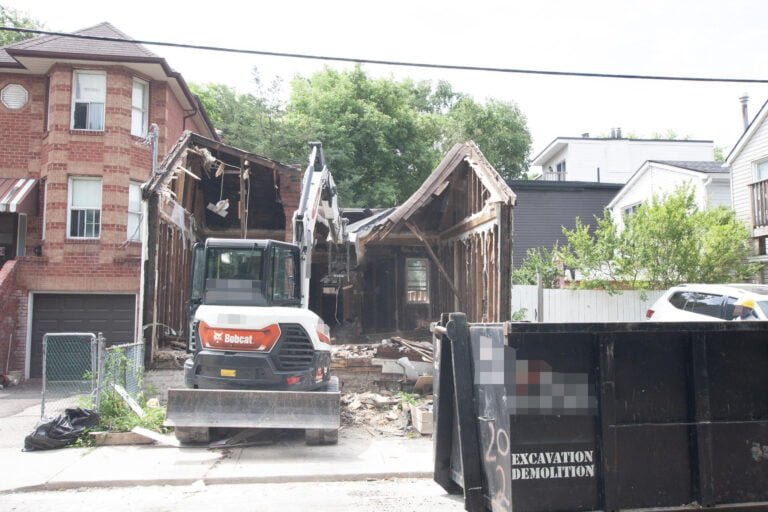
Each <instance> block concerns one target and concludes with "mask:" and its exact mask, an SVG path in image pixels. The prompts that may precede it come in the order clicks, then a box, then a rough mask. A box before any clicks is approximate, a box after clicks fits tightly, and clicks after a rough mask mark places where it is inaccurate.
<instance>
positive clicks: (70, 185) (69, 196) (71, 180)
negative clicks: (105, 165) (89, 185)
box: [67, 176, 103, 240]
mask: <svg viewBox="0 0 768 512" xmlns="http://www.w3.org/2000/svg"><path fill="white" fill-rule="evenodd" d="M76 181H98V182H99V189H100V193H99V206H98V208H95V207H90V208H78V210H90V211H93V210H98V212H99V223H98V226H99V228H98V231H99V233H98V236H72V234H71V233H72V232H71V228H72V226H71V223H72V192H74V187H75V185H74V183H75V182H76ZM101 185H102V180H101V178H94V177H89V176H70V177H69V181H68V187H67V239H69V240H99V239H100V238H101V207H102V204H103V189H102V187H101Z"/></svg>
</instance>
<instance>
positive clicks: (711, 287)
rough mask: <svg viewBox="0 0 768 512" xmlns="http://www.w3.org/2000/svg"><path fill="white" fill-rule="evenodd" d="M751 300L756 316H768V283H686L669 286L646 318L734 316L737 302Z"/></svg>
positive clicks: (699, 319) (682, 319)
mask: <svg viewBox="0 0 768 512" xmlns="http://www.w3.org/2000/svg"><path fill="white" fill-rule="evenodd" d="M748 300H751V302H753V303H754V305H755V307H754V316H755V317H756V318H753V319H756V320H768V285H759V284H727V285H726V284H682V285H680V286H675V287H673V288H670V289H669V290H667V291H666V292H665V293H664V295H662V296H661V297H659V299H658V300H657V301H656V302H655V303H654V304H653V306H652V307H651V309H649V310H648V311H647V312H646V314H645V318H646V319H648V320H651V321H653V322H722V321H723V320H733V319H734V316H736V314H735V313H734V308H735V307H736V303H737V302H741V303H743V302H744V301H748Z"/></svg>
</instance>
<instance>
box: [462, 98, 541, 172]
mask: <svg viewBox="0 0 768 512" xmlns="http://www.w3.org/2000/svg"><path fill="white" fill-rule="evenodd" d="M448 122H449V125H448V130H449V138H450V139H452V141H453V142H463V141H465V140H473V141H475V142H476V143H477V145H478V146H480V149H481V150H482V152H483V154H484V155H485V157H486V158H487V159H488V161H489V162H490V163H491V165H493V167H494V168H495V169H496V170H497V171H498V172H499V174H501V175H502V176H503V177H504V178H506V179H520V178H523V177H524V176H525V175H526V174H527V172H528V157H529V156H530V149H531V134H530V133H529V132H528V128H527V123H526V118H525V115H523V113H522V112H521V111H520V108H519V107H518V106H517V105H516V104H514V103H511V102H505V101H499V100H494V99H491V100H488V101H487V102H486V104H485V105H481V104H479V103H476V102H475V101H474V100H473V99H472V98H469V97H463V98H460V99H459V100H458V102H457V103H456V104H455V105H454V106H453V108H451V110H450V112H449V114H448Z"/></svg>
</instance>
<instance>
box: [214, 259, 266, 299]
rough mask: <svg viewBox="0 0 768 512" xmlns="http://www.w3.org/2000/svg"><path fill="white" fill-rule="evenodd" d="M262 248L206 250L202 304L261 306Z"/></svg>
mask: <svg viewBox="0 0 768 512" xmlns="http://www.w3.org/2000/svg"><path fill="white" fill-rule="evenodd" d="M263 255H264V251H263V249H236V248H222V247H209V248H208V250H207V254H206V258H205V299H204V300H205V303H206V304H228V305H243V306H264V305H266V301H265V299H264V295H263V293H262V279H263V277H262V272H263V268H262V258H263Z"/></svg>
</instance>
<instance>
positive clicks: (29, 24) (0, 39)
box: [0, 5, 44, 46]
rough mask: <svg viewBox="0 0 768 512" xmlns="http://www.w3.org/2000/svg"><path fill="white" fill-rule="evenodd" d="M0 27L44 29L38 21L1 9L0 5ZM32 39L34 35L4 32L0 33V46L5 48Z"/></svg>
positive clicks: (7, 9)
mask: <svg viewBox="0 0 768 512" xmlns="http://www.w3.org/2000/svg"><path fill="white" fill-rule="evenodd" d="M0 25H2V26H4V27H16V28H37V29H40V28H44V27H43V24H42V23H40V22H39V21H37V20H35V19H32V18H28V17H27V16H25V15H24V14H23V13H21V12H19V11H17V10H16V9H11V8H8V7H3V6H2V5H0ZM32 37H34V34H26V33H23V32H6V31H0V46H6V45H9V44H11V43H17V42H19V41H24V40H25V39H30V38H32Z"/></svg>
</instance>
